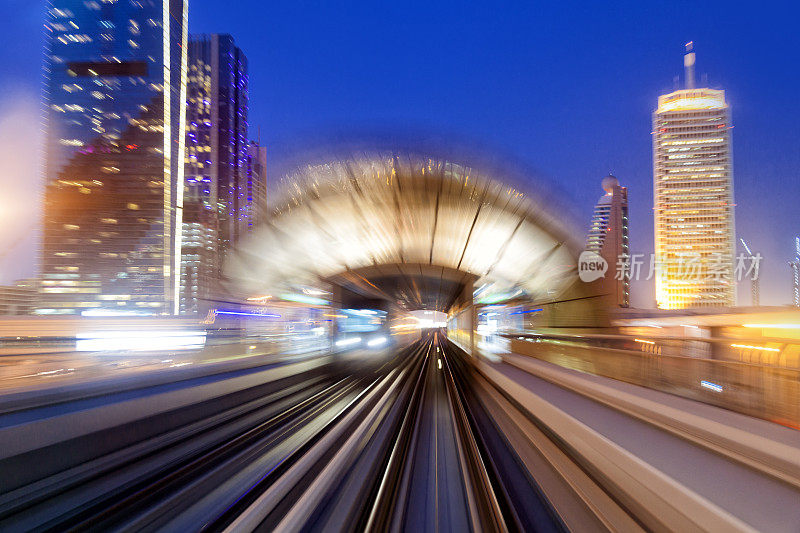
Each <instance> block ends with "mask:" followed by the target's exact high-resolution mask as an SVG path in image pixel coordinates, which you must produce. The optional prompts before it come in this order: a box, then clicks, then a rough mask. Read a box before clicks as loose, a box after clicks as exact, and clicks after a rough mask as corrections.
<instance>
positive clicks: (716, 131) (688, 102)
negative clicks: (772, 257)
mask: <svg viewBox="0 0 800 533" xmlns="http://www.w3.org/2000/svg"><path fill="white" fill-rule="evenodd" d="M694 62H695V54H694V52H693V51H692V49H691V43H689V44H688V45H687V53H686V55H685V57H684V65H685V67H686V88H685V89H682V90H678V91H674V92H672V93H669V94H665V95H662V96H659V97H658V108H657V109H656V110H655V112H654V113H653V188H654V193H655V194H654V196H655V202H654V204H655V205H654V209H655V211H654V213H655V217H654V218H655V252H656V256H657V260H658V262H659V264H658V268H657V269H656V300H657V302H658V307H660V308H662V309H684V308H690V307H721V306H727V307H730V306H733V305H736V285H735V283H734V279H733V274H734V249H735V248H734V245H735V240H734V239H735V226H734V201H733V152H732V149H731V131H730V128H731V114H730V108H729V107H728V104H727V102H726V101H725V91H722V90H717V89H708V88H697V87H695V83H694Z"/></svg>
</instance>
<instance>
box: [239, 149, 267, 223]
mask: <svg viewBox="0 0 800 533" xmlns="http://www.w3.org/2000/svg"><path fill="white" fill-rule="evenodd" d="M245 192H246V195H247V196H246V201H245V203H244V206H243V208H244V209H243V214H244V219H243V220H242V221H241V225H242V229H241V232H245V231H249V230H250V228H252V227H253V226H257V225H258V224H259V223H261V222H263V221H264V217H265V216H266V214H267V148H266V147H265V146H261V145H260V144H259V143H258V142H256V141H251V142H250V146H248V148H247V189H246V191H245Z"/></svg>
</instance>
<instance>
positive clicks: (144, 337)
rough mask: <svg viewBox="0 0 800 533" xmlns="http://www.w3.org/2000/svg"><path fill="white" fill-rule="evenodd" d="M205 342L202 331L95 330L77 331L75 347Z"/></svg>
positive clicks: (144, 347) (143, 347)
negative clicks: (87, 331)
mask: <svg viewBox="0 0 800 533" xmlns="http://www.w3.org/2000/svg"><path fill="white" fill-rule="evenodd" d="M205 342H206V332H205V331H183V330H175V331H96V332H89V333H79V334H78V335H77V336H76V348H75V349H76V350H77V351H79V352H105V351H108V352H110V351H120V350H128V351H160V350H191V349H198V348H202V347H203V345H204V344H205Z"/></svg>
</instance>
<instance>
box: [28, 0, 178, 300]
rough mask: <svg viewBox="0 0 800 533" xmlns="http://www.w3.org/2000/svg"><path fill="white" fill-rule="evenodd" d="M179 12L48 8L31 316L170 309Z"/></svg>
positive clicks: (142, 6)
mask: <svg viewBox="0 0 800 533" xmlns="http://www.w3.org/2000/svg"><path fill="white" fill-rule="evenodd" d="M187 9H188V8H187V3H186V2H185V1H183V0H148V1H147V2H85V1H83V0H52V1H51V2H49V9H48V12H47V20H46V24H45V27H46V29H47V39H46V41H47V42H46V56H47V59H46V68H45V72H46V105H47V108H46V110H45V114H46V121H47V133H46V166H45V178H46V184H47V185H46V192H45V208H44V238H43V246H42V274H41V283H42V287H41V291H42V303H41V307H40V309H39V311H38V312H39V313H41V314H76V313H86V314H122V315H125V314H173V313H176V312H177V311H178V304H179V301H178V292H179V284H180V277H179V275H178V273H179V271H180V249H181V228H182V224H183V221H182V216H183V214H182V208H183V185H184V176H183V173H184V139H185V134H184V128H185V123H186V122H185V109H186V106H185V105H183V102H185V98H186V62H187V54H186V51H187V47H186V40H187V33H186V32H187V17H188V12H187Z"/></svg>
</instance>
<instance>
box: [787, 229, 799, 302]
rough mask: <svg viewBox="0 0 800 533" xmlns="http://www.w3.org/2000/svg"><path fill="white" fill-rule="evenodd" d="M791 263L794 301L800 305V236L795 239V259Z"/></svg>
mask: <svg viewBox="0 0 800 533" xmlns="http://www.w3.org/2000/svg"><path fill="white" fill-rule="evenodd" d="M789 265H790V266H791V267H792V303H793V304H794V306H795V307H800V237H795V239H794V261H792V262H790V263H789Z"/></svg>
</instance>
